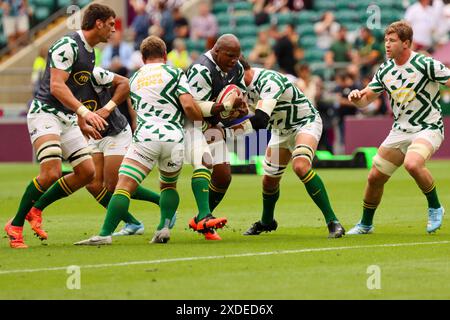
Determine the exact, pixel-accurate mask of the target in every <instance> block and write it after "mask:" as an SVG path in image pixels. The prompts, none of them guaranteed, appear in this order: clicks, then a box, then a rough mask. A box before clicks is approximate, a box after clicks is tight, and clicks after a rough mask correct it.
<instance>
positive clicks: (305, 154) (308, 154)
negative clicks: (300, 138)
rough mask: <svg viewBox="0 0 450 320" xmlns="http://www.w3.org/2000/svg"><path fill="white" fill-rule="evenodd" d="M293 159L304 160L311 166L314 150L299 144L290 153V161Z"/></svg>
mask: <svg viewBox="0 0 450 320" xmlns="http://www.w3.org/2000/svg"><path fill="white" fill-rule="evenodd" d="M295 158H305V159H306V160H308V162H309V163H310V164H312V161H313V159H314V150H313V149H312V148H311V147H310V146H308V145H306V144H299V145H298V146H296V147H295V150H294V152H292V160H294V159H295Z"/></svg>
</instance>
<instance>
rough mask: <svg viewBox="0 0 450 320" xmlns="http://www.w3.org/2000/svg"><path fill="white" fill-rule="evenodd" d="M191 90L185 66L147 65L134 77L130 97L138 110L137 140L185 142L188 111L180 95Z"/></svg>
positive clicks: (135, 137) (135, 138)
mask: <svg viewBox="0 0 450 320" xmlns="http://www.w3.org/2000/svg"><path fill="white" fill-rule="evenodd" d="M185 93H189V94H190V90H189V85H188V83H187V78H186V76H185V75H184V73H183V71H181V69H177V68H173V67H171V66H168V65H166V64H163V63H152V64H146V65H144V66H143V67H142V68H141V69H139V70H138V71H137V72H136V73H135V74H134V76H133V77H132V78H131V79H130V97H131V102H132V104H133V108H134V110H136V113H137V128H136V131H135V133H134V135H133V140H134V141H135V142H143V141H162V142H182V141H183V138H184V132H183V126H184V112H183V108H182V106H181V104H180V102H179V99H178V97H179V96H180V95H182V94H185Z"/></svg>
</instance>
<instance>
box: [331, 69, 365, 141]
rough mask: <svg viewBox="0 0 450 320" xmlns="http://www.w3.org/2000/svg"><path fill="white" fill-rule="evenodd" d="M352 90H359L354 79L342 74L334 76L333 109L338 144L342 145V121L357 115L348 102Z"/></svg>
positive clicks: (354, 108)
mask: <svg viewBox="0 0 450 320" xmlns="http://www.w3.org/2000/svg"><path fill="white" fill-rule="evenodd" d="M354 89H359V87H357V86H356V85H355V82H354V79H353V77H352V76H351V75H350V74H349V73H347V72H342V73H338V74H337V75H336V88H335V90H334V92H335V93H336V102H335V108H336V109H337V117H338V127H339V135H340V143H341V144H342V145H344V144H345V141H344V137H345V127H344V125H345V124H344V119H345V117H346V116H349V115H355V114H356V113H357V108H356V107H355V106H354V105H353V103H351V102H349V101H348V95H349V93H350V92H351V91H352V90H354Z"/></svg>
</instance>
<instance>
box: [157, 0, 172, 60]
mask: <svg viewBox="0 0 450 320" xmlns="http://www.w3.org/2000/svg"><path fill="white" fill-rule="evenodd" d="M159 11H160V12H161V20H160V21H159V26H160V27H161V29H162V30H163V33H162V36H161V38H162V39H163V40H164V42H165V43H166V47H167V52H170V51H172V42H173V40H174V39H175V22H174V21H173V17H172V11H171V10H170V9H169V7H168V5H167V4H166V3H165V1H160V2H159Z"/></svg>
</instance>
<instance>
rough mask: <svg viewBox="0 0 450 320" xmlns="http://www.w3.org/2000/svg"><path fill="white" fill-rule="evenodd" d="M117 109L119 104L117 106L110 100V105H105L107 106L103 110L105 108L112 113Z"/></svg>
mask: <svg viewBox="0 0 450 320" xmlns="http://www.w3.org/2000/svg"><path fill="white" fill-rule="evenodd" d="M116 107H117V104H116V103H115V102H114V101H112V100H109V101H108V103H107V104H105V106H104V107H103V108H105V109H106V110H108V111H110V112H111V111H113V110H114V109H115V108H116Z"/></svg>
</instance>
